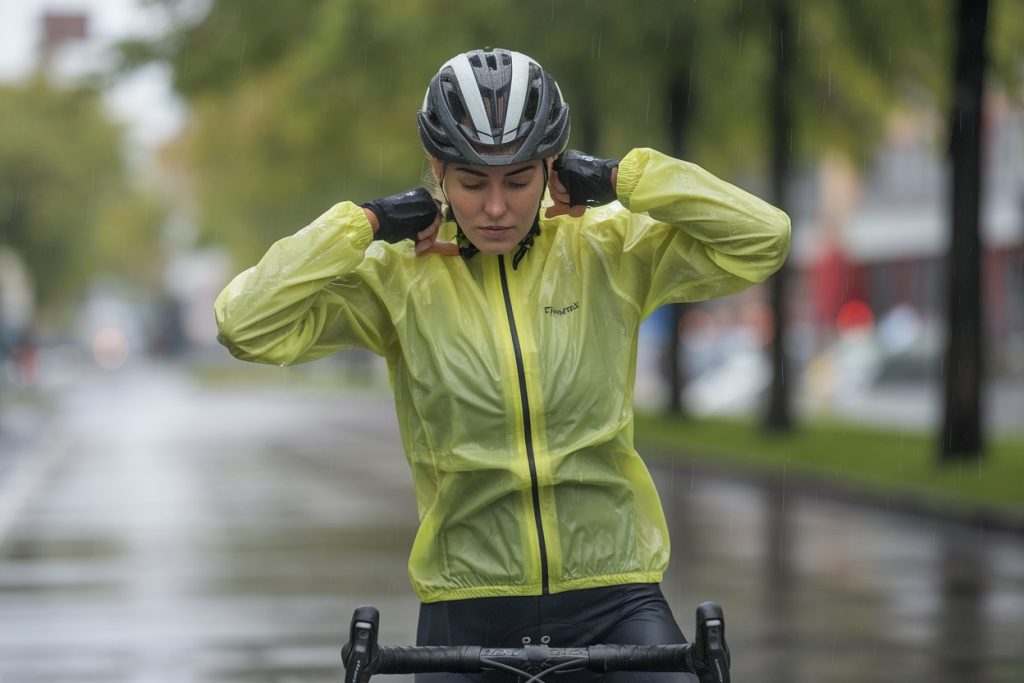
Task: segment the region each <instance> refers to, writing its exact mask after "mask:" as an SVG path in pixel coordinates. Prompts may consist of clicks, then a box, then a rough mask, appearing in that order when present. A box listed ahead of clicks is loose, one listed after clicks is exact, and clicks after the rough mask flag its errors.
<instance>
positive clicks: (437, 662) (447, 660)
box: [370, 645, 481, 674]
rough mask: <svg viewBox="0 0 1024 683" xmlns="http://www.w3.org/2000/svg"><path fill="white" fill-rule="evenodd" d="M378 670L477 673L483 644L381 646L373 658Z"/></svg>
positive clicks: (390, 672)
mask: <svg viewBox="0 0 1024 683" xmlns="http://www.w3.org/2000/svg"><path fill="white" fill-rule="evenodd" d="M370 670H371V671H372V672H373V673H375V674H411V673H431V672H447V673H477V672H479V671H481V668H480V648H479V647H477V646H473V645H428V646H419V647H415V646H413V647H409V646H381V647H379V648H378V649H377V656H376V657H374V659H373V661H372V662H370Z"/></svg>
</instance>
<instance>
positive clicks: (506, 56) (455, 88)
mask: <svg viewBox="0 0 1024 683" xmlns="http://www.w3.org/2000/svg"><path fill="white" fill-rule="evenodd" d="M417 118H418V120H419V133H420V140H421V141H422V143H423V148H424V149H425V150H426V151H427V153H428V154H430V155H431V156H434V157H436V158H438V159H440V160H441V161H446V162H454V163H464V164H479V165H483V166H501V165H505V164H516V163H520V162H523V161H532V160H534V159H545V158H547V157H552V156H557V155H558V154H559V153H561V152H562V150H563V149H565V146H566V143H567V142H568V140H569V106H568V105H567V104H566V103H565V100H563V99H562V92H561V91H560V90H559V88H558V84H557V83H555V80H554V79H553V78H552V77H551V75H550V74H548V72H546V71H545V70H544V69H543V68H541V66H540V64H538V63H537V62H536V61H534V60H533V59H531V58H530V57H527V56H526V55H524V54H521V53H519V52H513V51H512V50H502V49H487V50H472V51H470V52H465V53H463V54H460V55H457V56H455V57H453V58H452V59H449V60H448V61H447V62H445V63H444V65H443V66H442V67H441V69H440V70H439V71H438V72H437V74H436V75H435V76H434V77H433V78H432V79H431V81H430V85H429V86H428V87H427V92H426V95H425V96H424V98H423V108H422V109H421V110H420V111H419V113H418V114H417Z"/></svg>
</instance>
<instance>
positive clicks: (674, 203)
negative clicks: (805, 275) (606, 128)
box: [216, 49, 789, 680]
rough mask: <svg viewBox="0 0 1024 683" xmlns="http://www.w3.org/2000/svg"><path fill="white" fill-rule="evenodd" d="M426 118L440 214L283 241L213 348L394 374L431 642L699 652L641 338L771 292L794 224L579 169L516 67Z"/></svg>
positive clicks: (690, 176)
mask: <svg viewBox="0 0 1024 683" xmlns="http://www.w3.org/2000/svg"><path fill="white" fill-rule="evenodd" d="M418 121H419V135H420V140H421V142H422V144H423V147H424V149H425V151H426V153H427V156H428V158H429V162H430V167H431V170H432V174H433V177H434V179H435V180H436V185H437V188H436V191H437V194H438V197H437V199H436V200H435V199H434V198H433V197H432V196H431V194H430V192H428V191H427V190H426V189H424V188H416V189H414V190H410V191H408V192H404V193H400V194H397V195H392V196H389V197H385V198H382V199H377V200H375V201H370V202H366V203H365V204H363V205H358V204H355V203H352V202H341V203H338V204H336V205H334V206H333V207H331V208H330V209H328V210H327V211H326V212H325V213H324V214H323V215H321V216H320V217H319V218H317V219H316V220H314V221H313V222H312V223H311V224H309V225H308V226H306V227H305V228H303V229H302V230H299V231H298V232H297V233H295V234H294V235H292V236H290V237H285V238H284V239H282V240H280V241H279V242H277V243H276V244H274V245H273V246H272V247H271V248H270V250H269V251H268V252H267V254H266V255H265V256H264V257H263V258H262V260H260V262H259V263H258V264H257V265H255V266H254V267H252V268H250V269H248V270H246V271H245V272H243V273H241V274H240V275H238V276H237V277H236V278H235V279H234V280H233V281H232V282H231V283H230V284H229V285H228V286H227V287H226V288H225V290H224V291H223V292H222V293H221V295H220V296H219V298H218V299H217V302H216V314H217V322H218V325H219V329H220V337H219V338H220V341H221V342H222V343H223V344H224V345H226V346H227V347H228V348H229V349H230V351H231V353H232V354H233V355H235V356H236V357H238V358H241V359H245V360H250V361H257V362H262V363H274V364H280V365H288V364H292V363H298V362H303V361H309V360H312V359H315V358H320V357H322V356H325V355H327V354H330V353H332V352H334V351H336V350H338V349H343V348H349V347H357V346H358V347H365V348H368V349H370V350H371V351H374V352H375V353H377V354H379V355H381V356H383V357H384V358H385V359H386V361H387V365H388V371H389V377H390V381H391V386H392V389H393V392H394V397H395V407H396V410H397V414H398V423H399V427H400V431H401V435H402V442H403V446H404V449H405V453H406V456H407V458H408V461H409V464H410V466H411V469H412V477H413V483H414V487H415V492H416V499H417V503H418V510H419V517H420V527H419V530H418V532H417V535H416V539H415V542H414V544H413V548H412V552H411V556H410V560H409V575H410V579H411V581H412V584H413V587H414V588H415V590H416V593H417V595H418V596H419V598H420V600H421V602H422V605H421V610H420V623H419V631H418V636H417V639H418V643H419V644H421V645H439V644H473V645H482V646H489V647H501V646H509V647H511V646H521V645H522V643H523V642H524V639H529V640H530V641H531V642H534V643H540V642H545V643H550V644H551V645H552V646H560V647H572V646H583V645H587V644H592V643H597V642H603V643H636V644H662V643H674V642H685V641H684V639H683V634H682V633H681V632H680V630H679V627H678V626H677V625H676V622H675V620H674V618H673V616H672V614H671V612H670V611H669V607H668V605H667V603H666V601H665V599H664V597H663V596H662V594H661V591H660V588H659V584H660V581H661V580H662V577H663V574H664V572H665V569H666V566H667V564H668V559H669V539H668V532H667V529H666V524H665V519H664V515H663V512H662V508H661V504H660V502H659V500H658V495H657V493H656V491H655V488H654V485H653V483H652V481H651V478H650V475H649V474H648V471H647V469H646V467H645V466H644V464H643V462H642V461H641V459H640V457H639V456H638V454H637V452H636V450H635V449H634V447H633V410H632V394H633V384H634V376H635V364H636V353H637V332H638V329H639V327H640V323H641V322H642V321H643V320H644V318H645V317H647V316H648V315H650V314H651V313H652V312H653V311H654V310H655V309H657V308H658V307H659V306H662V305H663V304H666V303H670V302H681V301H697V300H703V299H708V298H711V297H717V296H722V295H726V294H731V293H733V292H737V291H739V290H742V289H744V288H746V287H749V286H750V285H752V284H754V283H757V282H761V281H763V280H764V279H766V278H767V277H768V276H769V275H771V274H772V273H773V272H774V271H775V270H776V269H777V268H778V267H779V266H780V265H781V263H782V262H783V260H784V259H785V257H786V254H787V251H788V247H789V219H788V218H787V216H786V215H785V214H784V213H783V212H782V211H780V210H778V209H776V208H774V207H772V206H770V205H768V204H766V203H765V202H763V201H761V200H760V199H758V198H756V197H754V196H752V195H750V194H748V193H746V192H744V191H742V190H740V189H738V188H736V187H734V186H732V185H730V184H728V183H726V182H723V181H722V180H719V179H717V178H715V177H714V176H712V175H711V174H709V173H707V172H706V171H704V170H702V169H701V168H699V167H697V166H695V165H693V164H691V163H687V162H685V161H680V160H677V159H672V158H669V157H667V156H665V155H663V154H660V153H658V152H656V151H654V150H651V149H634V150H632V151H630V152H629V153H628V154H626V155H625V156H624V157H623V158H622V159H621V160H617V159H598V158H594V157H592V156H588V155H585V154H581V153H579V152H573V151H568V152H567V151H565V148H566V143H567V140H568V138H569V108H568V106H567V105H566V103H565V102H564V101H563V99H562V95H561V92H560V90H559V88H558V86H557V85H556V83H555V81H554V80H553V79H552V77H551V76H550V75H549V74H548V73H547V72H546V71H545V70H544V69H543V68H541V66H540V65H539V64H538V63H537V62H536V61H534V60H533V59H531V58H529V57H527V56H525V55H523V54H520V53H517V52H513V51H509V50H502V49H494V50H474V51H471V52H467V53H464V54H460V55H457V56H456V57H454V58H452V59H451V60H449V61H447V62H446V63H445V64H444V65H443V66H442V67H441V69H440V70H439V71H438V72H437V74H436V75H435V76H434V77H433V78H432V80H431V81H430V84H429V87H428V88H427V92H426V96H425V98H424V100H423V107H422V109H421V110H420V111H419V113H418ZM545 189H548V190H549V193H548V194H549V197H550V201H549V202H546V204H547V205H546V206H543V207H542V200H543V199H544V195H545ZM630 676H633V675H631V674H615V677H616V679H617V680H625V679H627V678H630ZM640 676H641V675H639V674H637V675H636V677H637V678H639V677H640ZM652 676H653V677H655V678H661V679H663V680H670V679H672V680H685V679H686V676H685V675H678V674H654V675H652V674H647V675H643V677H644V678H645V679H646V678H650V677H652ZM673 677H674V678H673ZM424 678H426V677H424Z"/></svg>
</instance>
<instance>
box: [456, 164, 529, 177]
mask: <svg viewBox="0 0 1024 683" xmlns="http://www.w3.org/2000/svg"><path fill="white" fill-rule="evenodd" d="M534 168H536V167H535V166H533V165H532V164H531V165H529V166H523V167H522V168H517V169H516V170H514V171H509V172H508V173H506V174H505V177H506V178H509V177H511V176H514V175H518V174H520V173H523V172H525V171H529V170H532V169H534ZM455 170H456V171H462V172H463V173H468V174H469V175H474V176H477V177H480V178H486V177H487V174H486V173H484V172H483V171H477V170H475V169H472V168H467V167H466V166H456V167H455Z"/></svg>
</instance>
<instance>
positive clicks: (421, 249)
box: [416, 234, 437, 255]
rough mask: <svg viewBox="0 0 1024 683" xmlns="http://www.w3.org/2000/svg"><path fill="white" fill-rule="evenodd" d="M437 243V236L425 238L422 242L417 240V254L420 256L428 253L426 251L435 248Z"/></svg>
mask: <svg viewBox="0 0 1024 683" xmlns="http://www.w3.org/2000/svg"><path fill="white" fill-rule="evenodd" d="M435 241H437V234H433V235H430V236H428V237H424V238H423V239H421V240H416V254H417V255H419V254H423V253H426V251H427V250H428V249H430V247H431V246H433V244H434V242H435Z"/></svg>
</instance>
